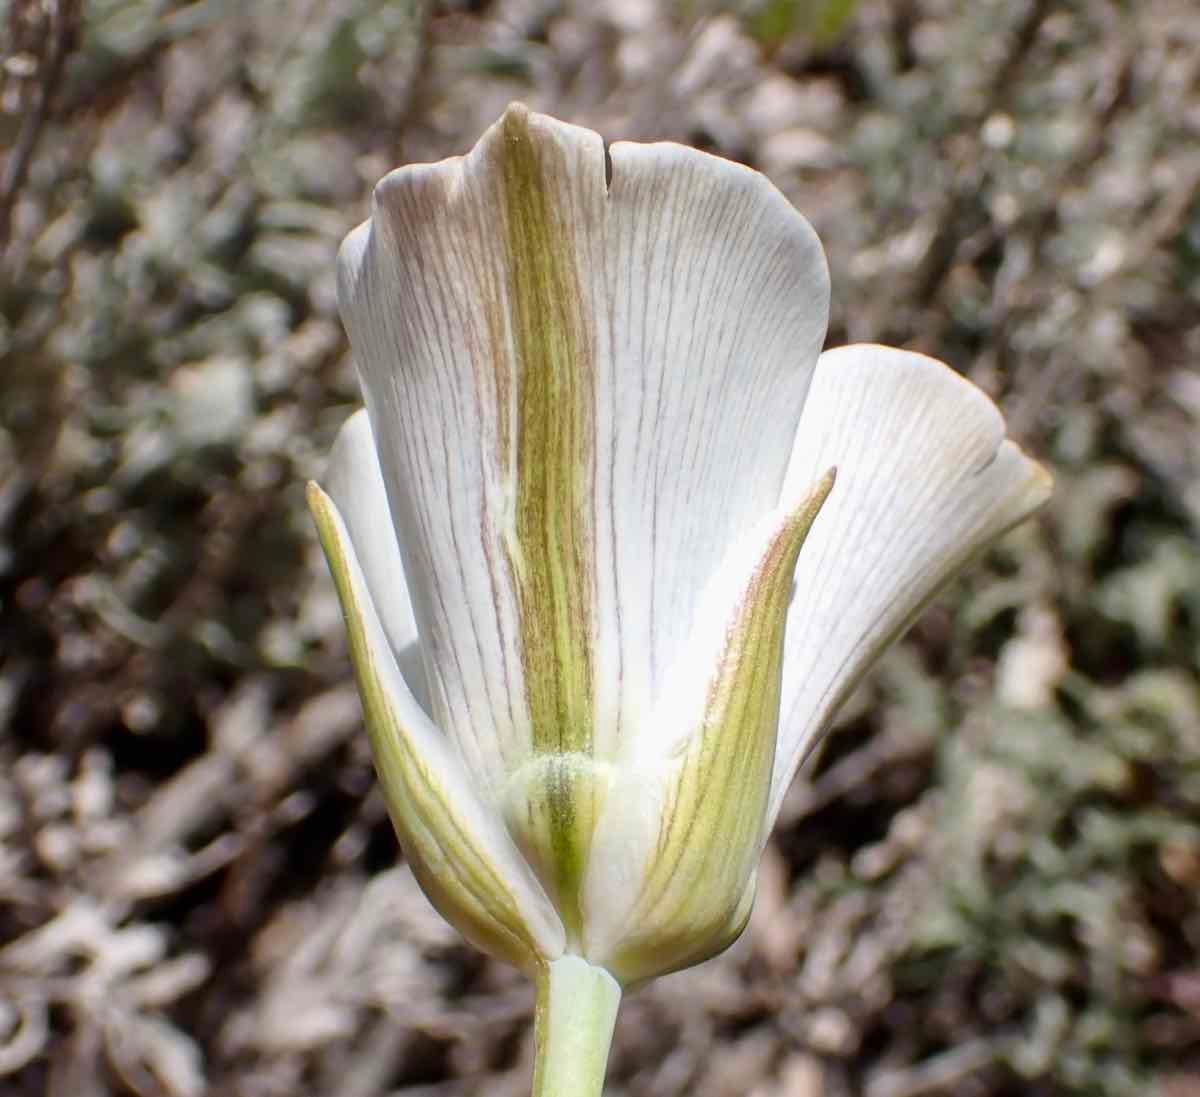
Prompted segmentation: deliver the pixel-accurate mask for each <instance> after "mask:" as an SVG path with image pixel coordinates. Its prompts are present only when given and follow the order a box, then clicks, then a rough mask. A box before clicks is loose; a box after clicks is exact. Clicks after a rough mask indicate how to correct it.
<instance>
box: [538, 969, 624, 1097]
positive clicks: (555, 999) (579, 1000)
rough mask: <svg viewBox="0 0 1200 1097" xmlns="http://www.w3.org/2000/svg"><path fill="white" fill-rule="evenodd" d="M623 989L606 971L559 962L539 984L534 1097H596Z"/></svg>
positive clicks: (600, 1084) (599, 1091)
mask: <svg viewBox="0 0 1200 1097" xmlns="http://www.w3.org/2000/svg"><path fill="white" fill-rule="evenodd" d="M620 1002H621V986H620V984H619V983H618V982H617V981H616V979H614V978H613V977H612V976H611V975H609V973H608V972H607V971H605V970H604V968H600V967H593V966H592V965H591V964H589V963H588V962H587V961H586V960H584V959H582V958H581V957H579V956H563V957H561V958H560V959H558V960H555V961H554V963H552V964H550V965H549V966H548V967H546V968H544V969H543V970H542V973H541V975H539V976H538V981H537V1015H536V1017H535V1020H534V1030H533V1036H534V1041H535V1044H536V1049H537V1050H536V1056H537V1058H536V1061H535V1063H534V1067H533V1097H600V1094H601V1091H602V1090H603V1089H604V1073H605V1069H606V1068H607V1066H608V1049H609V1045H610V1044H611V1043H612V1034H613V1025H614V1024H615V1023H616V1020H617V1006H618V1005H619V1004H620Z"/></svg>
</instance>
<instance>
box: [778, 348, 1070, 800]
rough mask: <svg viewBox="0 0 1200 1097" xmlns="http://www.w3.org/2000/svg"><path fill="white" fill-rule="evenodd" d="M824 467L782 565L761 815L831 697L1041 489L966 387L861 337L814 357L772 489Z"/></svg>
mask: <svg viewBox="0 0 1200 1097" xmlns="http://www.w3.org/2000/svg"><path fill="white" fill-rule="evenodd" d="M833 463H836V464H837V466H838V493H837V495H836V496H835V497H834V498H833V499H831V500H830V502H829V505H828V506H827V507H825V509H824V510H823V511H822V513H821V517H820V519H819V520H818V521H817V522H816V523H815V525H814V527H813V530H812V534H811V535H810V537H809V539H808V543H807V544H806V546H805V550H804V555H803V556H802V557H801V559H800V563H799V566H798V567H797V569H796V584H795V597H794V601H793V604H792V609H791V611H790V612H791V615H792V616H793V617H794V620H791V621H789V624H788V631H787V641H786V646H785V654H784V671H783V678H784V684H783V703H782V709H781V713H780V743H779V760H778V763H777V765H776V770H775V776H774V780H773V788H772V794H771V807H770V812H769V817H770V818H772V819H773V818H774V816H775V814H776V813H777V812H778V810H779V805H780V803H781V802H782V799H783V795H784V793H785V792H786V791H787V787H788V785H789V784H790V783H791V780H792V777H793V776H794V775H795V772H796V769H797V767H798V766H799V765H800V763H801V762H802V761H803V759H804V757H805V756H806V755H807V754H808V752H809V751H810V750H811V749H812V747H813V746H814V745H815V743H816V742H817V740H818V739H819V737H820V735H821V734H822V733H823V732H824V731H825V729H826V727H827V726H828V724H829V722H830V720H831V719H832V717H833V715H834V713H835V712H836V711H837V708H838V706H839V705H840V704H841V703H842V702H843V701H844V700H845V699H846V697H847V696H848V695H849V694H850V692H851V690H853V688H854V687H855V685H857V683H858V682H859V681H860V680H861V678H862V676H863V675H864V674H865V673H866V671H867V670H868V669H869V668H870V666H871V665H872V664H873V663H874V661H875V660H876V659H877V658H878V656H879V655H880V654H881V653H882V651H883V650H884V648H886V647H887V645H888V644H889V643H891V641H892V640H894V639H895V638H896V637H897V636H899V635H900V634H901V633H902V632H903V631H904V630H905V629H906V628H908V626H909V625H910V624H912V622H913V620H914V619H915V618H916V616H917V615H918V614H919V613H920V612H921V610H922V609H923V608H924V607H925V606H926V605H927V604H928V602H929V600H930V599H931V598H932V597H933V596H934V595H935V594H936V593H937V592H938V591H939V590H940V589H941V588H942V587H943V586H944V585H945V584H946V583H947V582H949V581H950V580H951V579H952V578H953V577H954V576H955V575H956V574H958V572H959V571H961V570H962V568H963V567H964V566H965V565H966V564H967V563H968V562H969V561H970V560H971V559H972V557H974V556H975V555H977V554H978V553H979V552H981V551H982V550H983V549H984V548H985V547H986V546H987V545H989V544H990V543H991V542H992V541H994V540H995V539H996V538H998V537H999V536H1000V535H1001V534H1003V533H1005V532H1006V531H1007V530H1009V529H1010V528H1012V527H1013V526H1014V525H1016V524H1017V523H1018V522H1020V521H1021V520H1022V519H1024V518H1026V517H1028V516H1029V515H1030V514H1031V513H1032V512H1033V511H1035V510H1036V509H1037V508H1038V507H1040V506H1041V505H1042V504H1043V503H1044V502H1045V501H1046V500H1047V499H1048V498H1049V495H1050V489H1051V479H1050V476H1049V474H1048V473H1047V472H1046V471H1045V469H1043V468H1042V467H1041V466H1040V465H1039V464H1037V462H1035V461H1032V460H1030V459H1029V458H1027V457H1026V456H1025V455H1024V454H1023V453H1022V452H1021V450H1020V449H1019V448H1018V447H1017V446H1016V445H1015V444H1014V443H1012V442H1011V441H1008V440H1007V439H1006V438H1005V427H1004V420H1003V418H1002V417H1001V415H1000V412H999V411H998V410H997V408H996V406H995V405H994V404H993V403H992V401H991V400H989V399H988V397H987V396H986V395H985V394H984V393H983V392H981V391H980V390H979V389H978V388H976V387H975V386H974V385H972V384H971V383H970V382H969V381H967V380H966V379H965V378H963V377H961V376H960V375H958V374H957V373H955V372H954V371H953V370H951V369H950V368H949V367H948V366H946V365H944V364H942V363H941V362H939V361H937V360H936V359H933V358H928V357H926V356H924V355H921V354H915V353H912V352H910V351H903V350H896V349H893V348H891V347H882V346H873V345H869V346H867V345H864V346H849V347H840V348H838V349H837V350H832V351H826V352H825V353H824V354H823V355H821V358H820V360H819V362H818V363H817V372H816V377H815V378H814V380H813V385H812V388H811V390H810V392H809V396H808V402H807V403H806V404H805V407H804V414H803V416H802V417H801V419H800V427H799V429H798V431H797V433H796V443H795V447H794V449H793V451H792V459H791V463H790V465H789V467H788V475H787V480H786V482H785V484H784V497H785V498H787V496H788V494H789V492H792V491H796V490H798V489H802V488H803V485H804V484H805V483H807V482H808V481H809V480H810V479H811V477H812V476H813V475H814V472H815V471H816V470H818V469H820V468H824V467H826V466H827V465H829V464H833Z"/></svg>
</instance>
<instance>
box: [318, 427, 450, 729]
mask: <svg viewBox="0 0 1200 1097" xmlns="http://www.w3.org/2000/svg"><path fill="white" fill-rule="evenodd" d="M323 479H324V488H325V491H326V493H327V494H328V495H329V497H330V498H331V499H332V500H333V502H334V504H335V505H336V506H337V509H338V512H339V513H340V514H341V516H342V520H343V521H344V522H345V523H346V530H347V532H348V533H349V535H350V542H351V544H353V545H354V551H355V554H356V555H357V556H358V562H359V563H360V564H361V565H362V570H363V576H364V578H365V580H366V584H367V589H368V591H370V594H371V601H372V602H373V603H374V604H375V606H376V607H377V609H378V611H379V616H380V617H381V618H382V620H383V628H384V631H385V632H386V633H387V638H388V642H389V643H390V644H391V646H392V652H393V653H394V654H395V656H396V662H397V663H398V664H399V665H400V670H401V671H402V672H403V674H404V678H405V681H407V682H408V685H409V688H410V689H411V690H412V691H413V695H414V696H415V697H416V698H417V700H418V701H419V702H420V704H421V707H422V708H423V709H425V710H426V711H427V712H428V711H429V696H428V690H427V688H426V685H425V668H424V667H423V666H422V665H421V649H420V643H419V640H418V636H417V622H416V618H415V617H414V616H413V608H412V599H411V598H410V597H409V594H408V581H407V580H406V579H405V578H404V563H403V561H402V560H401V559H400V546H399V545H398V544H397V543H396V531H395V530H394V529H393V527H392V512H391V510H390V509H389V507H388V498H387V489H386V488H385V487H384V484H383V474H382V473H381V472H380V470H379V457H378V456H377V454H376V452H375V439H374V438H373V437H372V435H371V422H370V420H369V419H368V418H367V413H366V411H365V410H364V411H357V412H355V413H354V414H353V415H351V416H350V418H349V419H347V420H346V422H345V423H344V424H343V425H342V429H341V430H339V431H338V435H337V438H336V440H335V441H334V443H333V450H332V452H331V453H330V455H329V467H328V469H327V470H326V472H325V476H324V478H323Z"/></svg>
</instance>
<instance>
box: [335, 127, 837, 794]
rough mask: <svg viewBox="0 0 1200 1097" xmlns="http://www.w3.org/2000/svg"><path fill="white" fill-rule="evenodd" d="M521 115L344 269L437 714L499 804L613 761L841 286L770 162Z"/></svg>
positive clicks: (781, 446)
mask: <svg viewBox="0 0 1200 1097" xmlns="http://www.w3.org/2000/svg"><path fill="white" fill-rule="evenodd" d="M604 161H605V157H604V149H603V144H602V142H601V140H600V138H599V137H598V136H597V135H596V134H594V133H591V132H589V131H587V130H582V129H578V128H576V127H573V126H568V125H565V124H563V123H559V122H555V121H554V120H552V119H548V118H545V117H543V116H540V115H533V114H529V113H528V112H526V111H524V110H523V109H522V108H513V109H510V111H509V112H508V113H507V114H506V115H505V117H504V118H503V119H502V120H501V121H500V122H499V123H497V125H496V126H494V127H492V129H491V130H489V131H488V133H487V134H485V135H484V137H483V138H482V139H481V141H480V142H479V144H478V145H477V146H476V148H475V149H474V150H472V152H471V153H470V154H469V155H468V156H466V157H463V158H461V159H455V160H448V161H445V162H443V163H441V164H436V165H420V166H414V167H408V168H403V169H401V170H399V171H397V172H394V173H392V175H390V176H388V177H387V178H386V179H385V180H384V181H383V182H382V183H381V184H380V186H379V187H378V188H377V190H376V195H375V203H374V208H373V214H372V219H371V222H370V224H369V226H367V227H364V228H362V229H360V230H358V231H357V232H356V233H354V234H352V235H351V237H350V238H348V240H347V241H346V243H345V245H343V249H342V253H341V255H340V259H339V265H340V300H341V307H342V312H343V317H344V319H345V321H346V324H347V328H348V329H349V332H350V336H351V343H352V346H353V349H354V354H355V359H356V361H357V363H358V365H359V369H360V372H361V377H362V381H363V387H364V390H365V400H366V404H367V407H368V410H369V412H370V416H371V421H372V425H373V427H374V431H375V437H376V440H377V443H378V445H379V449H380V461H381V465H382V468H383V476H384V479H385V481H386V482H387V486H388V495H389V498H390V501H391V507H392V511H393V515H394V517H395V519H396V522H395V525H396V528H397V530H398V531H399V536H400V548H401V552H402V555H403V558H404V567H405V573H406V575H407V576H408V580H409V589H410V592H411V594H412V598H413V604H414V610H415V614H416V620H417V624H418V627H419V631H420V636H421V643H422V648H423V652H424V656H425V666H426V669H427V671H428V673H429V686H430V695H431V706H432V709H431V711H432V712H433V713H434V714H435V716H436V718H437V720H438V722H439V724H441V725H443V726H444V727H445V728H446V729H447V732H448V733H449V734H450V735H451V736H452V737H453V738H454V740H455V742H457V743H458V744H459V747H460V750H461V752H462V754H463V756H464V758H465V760H466V761H467V764H468V765H469V766H470V768H471V770H472V772H474V773H475V774H476V775H477V777H478V778H479V779H480V780H481V781H483V782H485V783H486V784H487V785H488V787H489V788H490V789H491V790H492V794H493V796H494V797H495V798H496V799H497V801H499V800H500V799H501V798H502V797H503V788H502V786H503V784H504V782H505V780H506V779H507V778H508V776H509V775H511V774H513V773H514V772H516V771H517V770H518V769H519V768H520V767H521V766H522V765H523V763H524V762H525V761H526V760H527V759H528V758H529V756H530V755H539V754H543V753H547V752H550V753H554V752H561V751H566V752H571V753H576V754H583V755H591V756H594V757H601V758H604V757H611V756H612V755H613V754H614V753H615V751H616V745H617V742H618V740H619V738H620V736H621V735H622V734H623V731H622V727H623V726H624V727H626V728H628V729H629V733H630V734H632V733H633V732H634V731H636V726H637V724H638V723H639V722H640V721H642V720H644V719H645V718H646V714H647V712H648V710H649V704H650V703H651V701H652V698H653V695H654V693H655V689H656V685H657V683H658V680H659V677H660V675H661V673H662V672H663V671H664V670H665V667H666V664H667V662H668V660H669V659H670V658H671V657H672V656H673V655H674V653H675V652H676V651H677V650H678V649H679V646H680V644H681V643H682V640H683V637H685V636H686V635H687V634H688V631H689V629H690V627H691V620H692V617H693V615H694V613H695V612H696V607H697V605H698V602H699V599H700V596H701V592H702V591H703V588H704V586H705V584H706V582H707V580H708V578H709V577H710V576H711V575H712V574H713V572H715V570H716V569H717V568H718V567H719V565H720V561H721V560H722V558H723V556H724V554H725V551H726V550H727V549H728V548H729V546H730V544H731V543H732V541H733V540H734V538H735V537H737V536H738V535H740V533H741V532H743V530H744V529H746V528H748V527H750V526H752V525H753V524H754V523H756V522H757V521H759V520H760V519H762V518H763V517H764V516H765V515H767V514H769V513H770V512H771V511H772V510H773V508H774V506H775V505H776V503H777V502H778V498H779V488H780V485H781V484H782V480H783V473H784V469H785V467H786V463H787V459H788V454H789V452H790V448H791V441H792V438H793V437H794V433H795V424H796V422H797V420H798V418H799V414H800V409H801V407H802V405H803V401H804V396H805V393H806V391H807V388H808V384H809V380H810V377H811V370H812V367H813V365H814V363H815V359H816V354H817V352H818V349H819V346H820V343H821V341H822V339H823V335H824V328H825V321H826V311H827V305H828V276H827V272H826V268H825V262H824V257H823V255H822V253H821V250H820V245H819V243H818V242H817V239H816V236H815V235H814V234H813V232H812V229H811V228H810V227H809V226H808V224H807V222H806V221H804V219H803V218H802V217H800V216H799V214H797V213H796V212H795V211H794V210H792V209H791V207H790V206H789V205H788V203H787V202H786V201H785V199H784V198H783V197H782V196H781V195H780V194H779V193H778V192H777V191H776V190H775V189H774V188H773V187H772V186H771V185H770V184H769V183H768V182H767V181H766V180H765V179H764V178H763V177H762V176H760V175H758V174H757V173H755V172H752V171H750V170H749V169H746V168H742V167H739V166H737V165H734V164H730V163H727V162H724V161H720V160H717V159H716V158H714V157H710V156H706V155H705V154H702V153H698V152H694V151H691V150H687V149H683V148H680V147H677V146H672V145H650V146H638V145H630V144H618V145H615V146H613V148H612V150H611V163H612V180H611V184H610V185H608V186H607V187H606V183H605V163H604Z"/></svg>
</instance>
